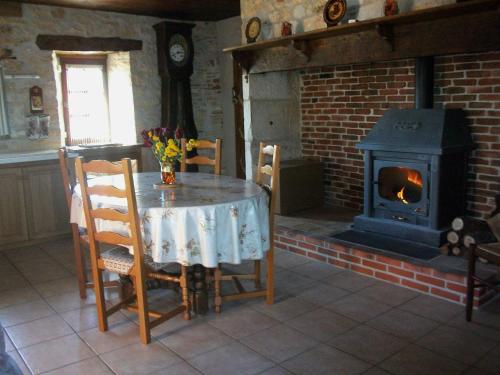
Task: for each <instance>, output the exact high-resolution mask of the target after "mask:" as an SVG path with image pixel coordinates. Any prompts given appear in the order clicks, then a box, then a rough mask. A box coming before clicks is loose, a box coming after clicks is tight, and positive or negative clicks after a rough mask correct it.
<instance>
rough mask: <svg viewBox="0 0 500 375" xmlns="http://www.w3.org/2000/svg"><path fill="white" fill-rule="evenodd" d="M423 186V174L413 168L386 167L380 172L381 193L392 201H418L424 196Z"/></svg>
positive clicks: (379, 186) (406, 202)
mask: <svg viewBox="0 0 500 375" xmlns="http://www.w3.org/2000/svg"><path fill="white" fill-rule="evenodd" d="M422 186H423V181H422V175H421V174H420V172H418V171H416V170H414V169H411V168H406V167H399V166H398V167H396V166H394V167H385V168H382V169H381V170H380V172H379V178H378V188H379V194H380V196H381V197H382V198H385V199H388V200H390V201H398V202H402V203H404V204H410V203H417V202H419V201H420V199H421V197H422Z"/></svg>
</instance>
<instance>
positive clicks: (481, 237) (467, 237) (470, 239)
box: [464, 230, 497, 249]
mask: <svg viewBox="0 0 500 375" xmlns="http://www.w3.org/2000/svg"><path fill="white" fill-rule="evenodd" d="M492 242H497V238H496V237H495V235H494V234H493V232H491V230H487V231H478V232H474V233H467V234H464V246H465V247H466V248H467V249H470V247H471V246H472V245H478V244H482V243H492Z"/></svg>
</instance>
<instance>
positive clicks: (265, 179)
mask: <svg viewBox="0 0 500 375" xmlns="http://www.w3.org/2000/svg"><path fill="white" fill-rule="evenodd" d="M266 157H267V158H272V162H271V163H272V164H268V163H266ZM279 176H280V146H279V145H274V146H273V145H266V144H264V143H263V142H261V143H260V145H259V160H258V163H257V174H256V177H255V182H256V183H257V184H258V185H260V186H263V187H264V188H266V189H267V190H268V192H269V193H270V195H271V200H270V202H269V222H270V225H271V226H273V223H274V208H275V206H276V199H277V194H278V189H279ZM271 233H272V232H271Z"/></svg>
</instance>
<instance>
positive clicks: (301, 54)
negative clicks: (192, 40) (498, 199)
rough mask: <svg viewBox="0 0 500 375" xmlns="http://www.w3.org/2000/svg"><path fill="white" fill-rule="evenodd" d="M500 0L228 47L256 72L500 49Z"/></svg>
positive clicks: (483, 0) (477, 0)
mask: <svg viewBox="0 0 500 375" xmlns="http://www.w3.org/2000/svg"><path fill="white" fill-rule="evenodd" d="M499 5H500V0H471V1H466V2H460V3H457V4H449V5H444V6H440V7H434V8H428V9H422V10H417V11H413V12H408V13H403V14H399V15H396V16H392V17H380V18H374V19H370V20H366V21H361V22H356V23H351V24H344V25H339V26H335V27H330V28H325V29H320V30H313V31H309V32H304V33H299V34H295V35H291V36H286V37H280V38H273V39H269V40H264V41H259V42H255V43H252V44H245V45H242V46H237V47H230V48H226V49H224V52H227V53H232V55H233V57H234V58H235V60H237V61H238V62H239V63H240V64H241V65H242V67H243V68H244V69H245V70H246V71H247V72H250V73H264V72H271V71H282V70H292V69H299V68H305V67H319V66H326V65H337V64H350V63H361V62H375V61H383V60H394V59H400V58H409V57H419V56H429V55H444V54H450V53H466V52H483V51H492V50H498V49H500V38H499V37H498V35H500V13H499Z"/></svg>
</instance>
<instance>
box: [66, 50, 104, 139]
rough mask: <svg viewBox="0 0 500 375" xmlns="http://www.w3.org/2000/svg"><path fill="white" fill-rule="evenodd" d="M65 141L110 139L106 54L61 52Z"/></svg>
mask: <svg viewBox="0 0 500 375" xmlns="http://www.w3.org/2000/svg"><path fill="white" fill-rule="evenodd" d="M60 63H61V78H62V94H63V112H64V125H65V131H66V145H68V146H72V145H78V144H86V145H88V144H105V143H110V142H111V127H110V120H109V110H108V89H107V73H106V70H107V68H106V55H85V56H70V57H66V56H61V57H60Z"/></svg>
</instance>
